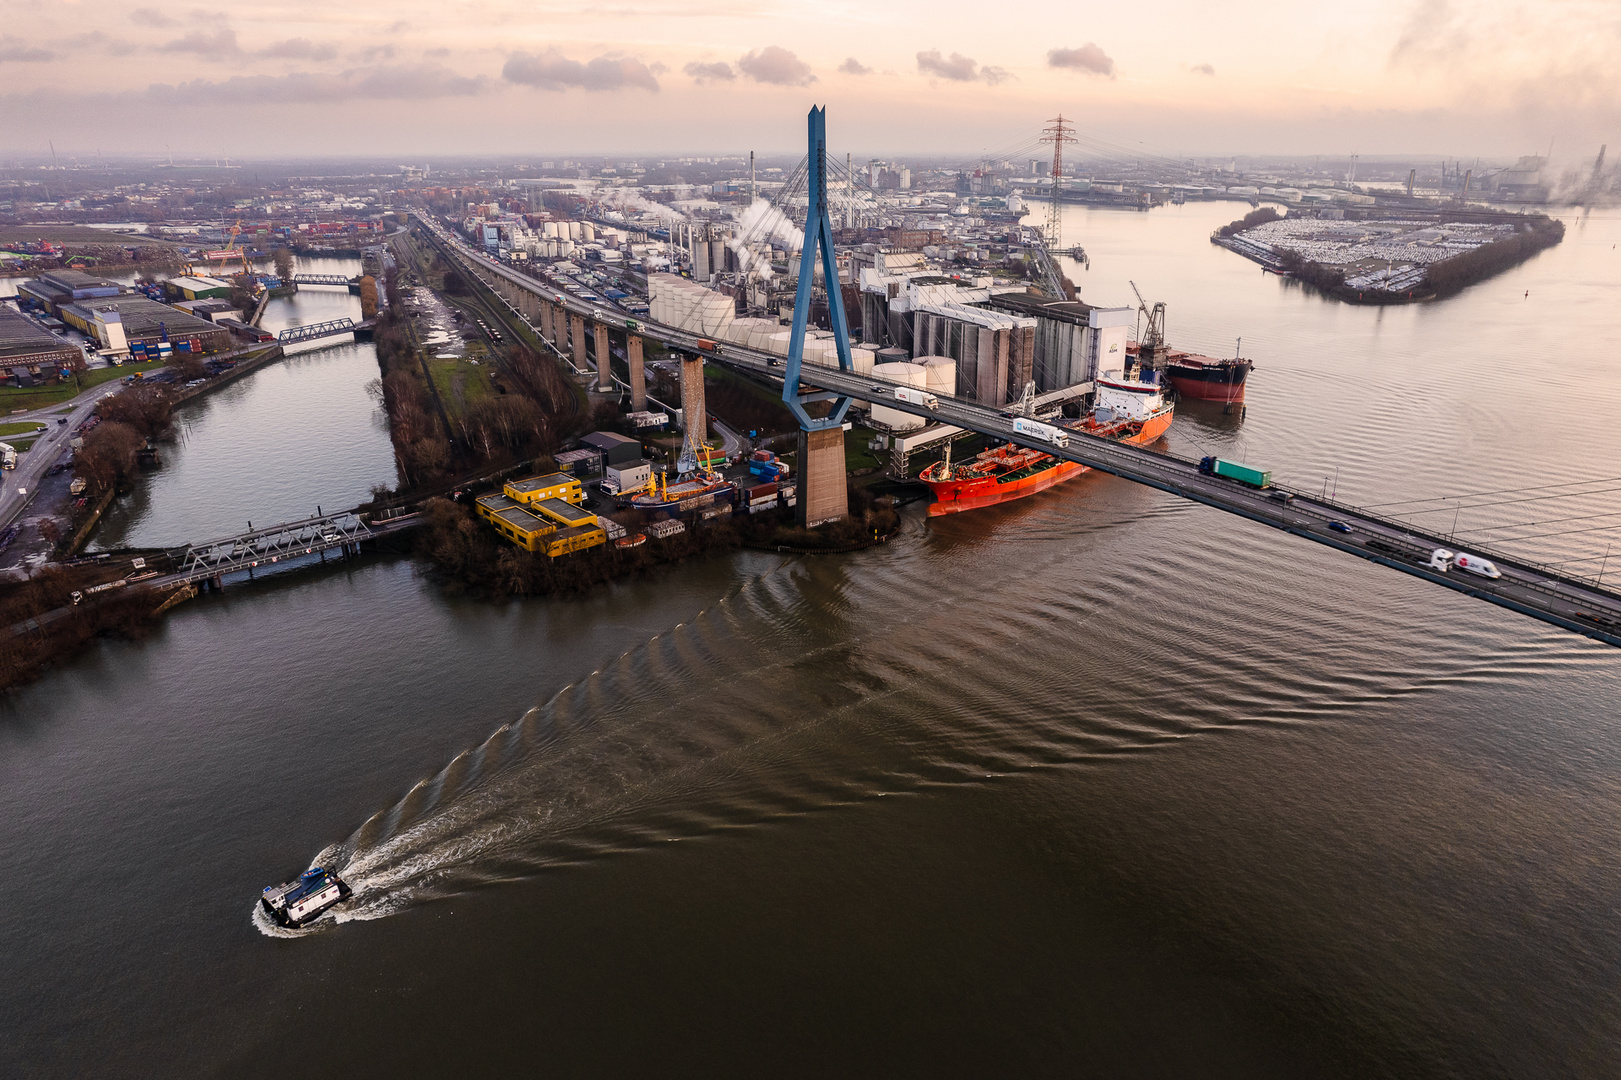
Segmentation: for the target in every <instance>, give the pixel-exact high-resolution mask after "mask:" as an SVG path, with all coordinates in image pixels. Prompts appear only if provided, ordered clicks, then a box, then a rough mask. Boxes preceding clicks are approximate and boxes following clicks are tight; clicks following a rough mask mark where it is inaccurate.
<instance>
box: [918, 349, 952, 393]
mask: <svg viewBox="0 0 1621 1080" xmlns="http://www.w3.org/2000/svg"><path fill="white" fill-rule="evenodd" d="M912 363H914V364H916V365H918V366H919V367H921V368H923V369H924V370H925V371H926V372H927V374H928V381H927V383H926V384H925V385H924V389H926V390H928V391H929V393H931V394H938V395H940V396H942V397H951V396H953V395H955V394H956V393H957V361H955V360H953V359H952V358H951V357H949V356H920V357H918V358H917V359H916V360H913V361H912Z"/></svg>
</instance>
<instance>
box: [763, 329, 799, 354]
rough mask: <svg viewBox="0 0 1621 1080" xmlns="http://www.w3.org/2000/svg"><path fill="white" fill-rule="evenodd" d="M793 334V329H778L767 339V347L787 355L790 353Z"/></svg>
mask: <svg viewBox="0 0 1621 1080" xmlns="http://www.w3.org/2000/svg"><path fill="white" fill-rule="evenodd" d="M793 336H794V335H793V331H791V330H781V331H778V332H777V333H775V334H772V335H771V337H770V338H769V339H767V340H768V345H767V348H769V349H770V350H771V351H772V352H774V353H776V354H777V355H778V356H787V355H788V342H789V341H790V340H792V338H793Z"/></svg>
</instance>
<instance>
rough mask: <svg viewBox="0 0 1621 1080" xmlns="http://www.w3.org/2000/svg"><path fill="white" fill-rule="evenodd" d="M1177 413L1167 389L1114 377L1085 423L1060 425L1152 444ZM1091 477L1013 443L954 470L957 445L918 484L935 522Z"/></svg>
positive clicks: (1102, 382) (1100, 388)
mask: <svg viewBox="0 0 1621 1080" xmlns="http://www.w3.org/2000/svg"><path fill="white" fill-rule="evenodd" d="M1172 410H1173V407H1172V405H1171V404H1170V402H1168V401H1166V400H1165V394H1164V387H1163V386H1161V385H1158V384H1156V383H1147V382H1139V381H1138V380H1136V379H1132V378H1125V377H1123V376H1122V375H1121V374H1120V373H1119V372H1110V373H1109V374H1108V375H1105V376H1103V377H1101V378H1099V379H1098V380H1097V397H1096V400H1095V404H1094V405H1093V407H1092V411H1091V412H1089V413H1088V414H1087V415H1085V416H1083V417H1082V418H1081V419H1079V420H1063V421H1056V422H1055V423H1056V424H1057V425H1058V427H1059V428H1060V429H1061V430H1068V431H1073V432H1077V433H1079V434H1082V435H1092V436H1095V437H1097V438H1103V439H1117V440H1119V441H1121V442H1129V443H1151V442H1153V441H1154V440H1155V439H1158V438H1159V437H1160V436H1161V435H1163V434H1165V430H1166V429H1167V428H1169V427H1170V426H1171V419H1172V415H1173V413H1172ZM1086 471H1088V470H1087V467H1086V466H1085V465H1080V464H1077V463H1076V462H1073V461H1066V460H1065V459H1063V458H1060V457H1055V456H1053V455H1052V454H1049V453H1047V452H1046V451H1043V450H1037V449H1034V448H1031V447H1021V446H1015V445H1014V444H1013V443H1008V444H1006V445H1004V446H994V447H992V448H991V449H989V450H985V451H982V452H981V453H979V454H977V455H975V456H974V457H973V458H971V459H969V460H968V461H965V462H959V463H957V464H955V465H953V464H952V461H951V444H950V443H947V444H946V457H945V460H943V461H937V462H935V463H934V464H933V465H930V466H928V467H927V468H925V469H924V470H923V471H922V472H921V473H919V474H918V479H919V480H921V481H923V483H925V484H927V485H928V486H929V490H930V491H932V492H934V502H933V503H931V504H930V505H929V516H930V517H935V516H937V515H940V514H957V513H961V512H962V511H964V510H976V509H978V508H979V507H982V506H995V505H996V504H997V503H1003V502H1008V501H1010V500H1013V499H1022V498H1024V497H1025V496H1026V495H1034V494H1035V493H1036V492H1038V491H1045V490H1047V489H1048V488H1050V487H1052V486H1053V485H1054V484H1058V483H1062V482H1063V481H1065V480H1068V479H1069V478H1070V477H1072V476H1075V475H1078V474H1079V473H1083V472H1086Z"/></svg>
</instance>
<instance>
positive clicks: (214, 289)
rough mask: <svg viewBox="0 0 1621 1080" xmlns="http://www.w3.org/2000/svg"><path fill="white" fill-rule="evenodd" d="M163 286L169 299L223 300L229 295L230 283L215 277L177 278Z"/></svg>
mask: <svg viewBox="0 0 1621 1080" xmlns="http://www.w3.org/2000/svg"><path fill="white" fill-rule="evenodd" d="M163 284H164V287H165V288H166V289H168V291H169V294H170V296H171V297H178V298H180V299H182V300H223V299H225V298H226V297H228V296H230V295H231V283H230V282H229V281H222V280H220V279H219V278H216V277H203V276H201V275H197V276H193V277H177V278H171V279H170V280H168V281H166V282H164V283H163Z"/></svg>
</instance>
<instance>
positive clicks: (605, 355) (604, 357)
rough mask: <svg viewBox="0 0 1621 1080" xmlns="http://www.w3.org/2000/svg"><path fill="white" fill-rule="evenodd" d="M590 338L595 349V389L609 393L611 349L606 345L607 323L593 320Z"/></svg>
mask: <svg viewBox="0 0 1621 1080" xmlns="http://www.w3.org/2000/svg"><path fill="white" fill-rule="evenodd" d="M591 339H592V344H593V346H594V347H595V349H596V351H597V390H598V391H600V392H601V393H604V394H611V393H613V392H614V376H613V350H612V349H611V348H609V346H608V324H607V323H600V322H595V321H593V322H592V323H591Z"/></svg>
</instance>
